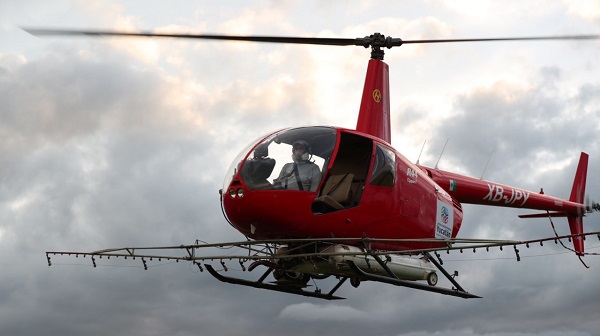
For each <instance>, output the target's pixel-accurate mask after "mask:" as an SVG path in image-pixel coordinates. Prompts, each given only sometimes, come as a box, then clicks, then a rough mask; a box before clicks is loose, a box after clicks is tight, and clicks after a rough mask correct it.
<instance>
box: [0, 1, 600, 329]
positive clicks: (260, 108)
mask: <svg viewBox="0 0 600 336" xmlns="http://www.w3.org/2000/svg"><path fill="white" fill-rule="evenodd" d="M19 26H31V27H71V28H105V29H156V30H157V31H161V32H182V33H222V34H257V35H266V34H269V35H284V36H286V35H297V36H307V37H314V36H319V37H349V38H354V37H363V36H365V35H370V34H372V33H374V32H381V33H383V34H385V35H391V36H393V37H400V38H403V39H419V38H471V37H498V36H536V35H564V34H599V33H600V4H599V3H598V2H597V1H595V0H589V1H567V0H564V1H560V0H554V1H502V2H498V1H458V0H456V1H453V0H447V1H442V0H440V1H360V2H358V1H357V2H347V1H229V2H223V1H201V2H190V1H112V0H85V1H83V0H82V1H68V0H57V1H52V2H48V1H33V0H31V1H27V0H26V1H18V2H17V1H9V0H0V267H1V268H2V271H1V272H0V334H2V335H39V334H44V335H198V334H203V335H210V334H212V335H214V334H228V335H256V334H260V335H282V334H283V335H304V334H317V335H364V334H370V335H411V336H433V335H442V334H443V335H468V336H471V335H473V336H474V335H492V336H517V335H518V336H524V335H547V336H555V335H576V336H583V335H594V334H596V333H597V332H598V330H599V329H600V322H599V321H600V320H599V319H598V317H599V312H600V290H598V281H599V280H600V257H592V256H589V257H586V258H585V260H586V262H587V263H588V264H589V265H590V267H591V268H590V269H585V268H584V267H583V266H582V265H581V264H580V263H579V261H578V260H577V258H576V257H575V256H573V255H572V254H568V253H563V250H562V249H561V248H560V247H558V246H554V244H551V245H550V246H549V245H548V244H546V245H545V246H544V247H539V246H536V247H532V248H530V249H528V250H527V249H522V251H521V255H522V257H523V259H522V261H520V262H517V261H516V260H515V258H514V254H513V253H512V252H511V251H506V250H505V251H504V252H500V251H494V252H490V253H479V252H478V253H477V254H473V253H472V252H465V253H463V254H460V253H454V254H450V255H447V256H444V258H445V261H446V263H445V265H447V267H448V268H449V270H451V271H452V270H454V269H456V270H458V271H459V277H458V280H459V281H460V282H461V284H462V285H463V286H464V287H465V289H467V290H468V291H470V292H473V293H475V294H479V295H481V296H483V297H484V298H483V299H475V300H463V299H459V298H452V297H445V296H441V295H437V294H432V293H423V292H418V291H415V290H410V289H403V288H395V287H392V286H386V285H382V284H371V283H365V284H362V285H361V286H360V287H359V288H358V289H354V288H352V287H350V286H345V287H343V288H342V289H341V290H340V291H339V292H338V293H339V294H340V295H341V296H346V297H348V300H345V301H343V302H335V303H329V302H322V301H319V300H317V299H310V298H303V297H295V296H291V295H286V294H281V293H271V292H267V291H264V290H258V289H251V288H241V287H236V286H232V285H228V284H223V283H220V282H218V281H217V280H215V279H213V278H212V277H210V275H208V274H207V273H199V272H197V270H196V269H194V268H193V267H190V265H187V264H181V263H179V264H169V263H165V264H163V265H162V266H157V267H152V268H150V269H149V270H148V271H144V270H143V268H142V267H141V266H142V265H139V264H135V263H132V264H118V265H117V264H112V263H108V262H105V263H100V264H101V266H99V267H98V268H93V267H92V266H91V265H90V263H89V260H81V259H75V258H68V257H62V258H59V257H55V258H54V259H53V262H54V265H53V266H52V267H48V266H47V263H46V259H45V254H44V252H45V251H53V250H54V251H55V250H96V249H101V248H106V247H120V246H137V245H142V246H144V245H171V244H183V243H185V244H187V243H192V242H193V241H194V240H195V239H201V240H204V241H210V242H218V241H231V240H241V239H243V237H242V236H241V235H240V234H239V233H237V232H236V231H235V230H233V229H232V228H231V227H230V226H229V225H228V224H227V223H226V222H225V220H224V219H223V217H222V215H221V210H220V208H219V198H218V190H219V189H220V188H221V183H222V180H223V178H224V175H225V172H226V170H227V168H228V166H229V164H230V162H231V161H232V160H233V158H234V156H235V155H236V154H237V153H238V152H239V151H240V150H241V149H242V148H243V147H245V145H246V144H247V143H249V142H250V141H252V140H253V139H255V138H257V137H258V136H260V135H262V134H264V133H266V132H268V131H272V130H275V129H278V128H282V127H286V126H294V125H307V124H310V125H313V124H327V125H337V126H343V127H349V128H352V127H354V126H355V122H356V116H357V111H358V106H359V103H360V95H361V91H362V84H363V81H364V75H365V70H366V64H367V60H368V57H369V52H368V50H365V49H363V48H358V47H317V46H285V45H262V44H248V43H226V42H225V43H224V42H196V41H192V42H190V41H173V40H160V41H159V40H153V39H144V40H139V39H137V40H135V39H127V38H122V39H93V38H43V39H41V38H36V37H33V36H30V35H28V34H27V33H25V32H23V31H22V30H20V29H19V28H18V27H19ZM599 55H600V42H599V41H587V42H581V41H580V42H536V43H532V42H520V43H494V44H490V43H477V44H453V45H428V46H417V45H406V46H402V47H401V48H397V49H394V50H389V51H387V52H386V62H387V63H388V64H389V65H390V77H391V78H390V82H391V108H392V119H393V120H392V123H393V131H392V132H393V133H392V144H393V145H394V146H395V147H396V148H397V149H398V150H399V151H400V152H401V153H403V154H404V155H405V156H406V157H408V158H409V159H411V160H413V161H416V159H417V157H418V155H419V151H420V149H421V145H422V144H423V142H424V141H425V140H426V139H427V146H426V147H425V151H424V153H423V155H422V156H421V163H423V164H426V165H431V166H433V165H435V162H436V160H437V157H438V156H439V153H440V151H441V148H442V147H443V145H444V143H445V142H446V139H450V140H449V143H448V146H447V148H446V151H445V153H444V155H443V157H442V160H441V161H440V164H439V167H440V168H441V169H445V170H451V171H456V172H459V173H464V174H468V175H471V176H475V177H480V176H481V175H482V173H483V171H484V167H485V165H486V162H487V161H488V159H489V158H490V154H491V153H492V152H493V155H492V156H491V159H490V163H489V166H488V167H487V169H486V170H485V175H484V177H485V178H486V179H490V180H494V181H497V182H500V183H505V184H509V185H513V186H518V187H521V188H525V189H529V190H534V191H537V190H539V188H541V187H543V188H544V190H545V191H546V193H547V194H551V195H555V196H558V197H563V198H568V196H569V192H570V188H571V184H572V181H573V176H574V172H575V166H576V164H577V160H578V157H579V153H580V152H581V151H585V152H587V153H589V154H590V163H589V175H588V182H587V191H588V194H589V195H590V196H591V197H592V198H594V197H595V199H596V200H598V199H600V179H599V178H598V176H597V174H596V173H595V172H597V171H598V169H599V167H600V159H599V158H598V157H599V156H598V155H597V153H598V152H599V149H600V135H599V134H600V132H599V131H600V61H598V60H600V57H599ZM519 213H523V211H515V210H507V209H490V208H485V207H480V206H465V220H464V222H463V228H462V230H461V231H460V233H459V237H465V238H502V239H535V238H542V237H549V236H552V235H553V232H552V230H551V228H550V225H549V223H548V222H547V220H519V219H518V218H517V215H518V214H519ZM598 216H599V215H598V214H596V215H592V216H588V217H587V218H585V220H584V222H585V227H586V230H587V231H599V230H600V219H599V218H600V217H598ZM556 224H557V227H558V230H559V232H560V233H562V234H565V233H567V232H568V230H567V228H566V227H567V226H566V222H565V221H563V220H560V219H557V220H556ZM586 244H587V247H588V251H590V252H600V251H599V250H597V248H598V247H599V246H600V242H599V241H598V239H596V238H593V239H588V240H587V242H586ZM127 266H129V267H127Z"/></svg>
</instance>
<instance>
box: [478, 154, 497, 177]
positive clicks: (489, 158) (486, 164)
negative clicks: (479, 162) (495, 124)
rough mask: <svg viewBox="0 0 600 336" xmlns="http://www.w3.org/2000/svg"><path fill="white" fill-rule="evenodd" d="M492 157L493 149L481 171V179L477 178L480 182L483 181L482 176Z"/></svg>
mask: <svg viewBox="0 0 600 336" xmlns="http://www.w3.org/2000/svg"><path fill="white" fill-rule="evenodd" d="M492 155H494V149H492V152H491V153H490V157H488V160H487V162H486V163H485V167H483V171H482V172H481V177H480V178H479V179H480V180H483V174H485V171H486V170H487V167H488V164H490V160H491V159H492Z"/></svg>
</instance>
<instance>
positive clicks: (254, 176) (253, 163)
mask: <svg viewBox="0 0 600 336" xmlns="http://www.w3.org/2000/svg"><path fill="white" fill-rule="evenodd" d="M268 155H269V152H268V149H267V147H266V146H264V144H263V145H259V146H258V147H257V148H256V150H255V151H254V158H252V159H248V160H247V161H246V163H245V164H244V167H243V168H242V178H243V179H244V181H246V184H248V186H249V187H250V188H251V189H270V188H271V187H272V185H271V183H270V182H269V181H267V178H268V177H269V176H271V173H272V172H273V168H275V159H271V158H268V157H267V156H268Z"/></svg>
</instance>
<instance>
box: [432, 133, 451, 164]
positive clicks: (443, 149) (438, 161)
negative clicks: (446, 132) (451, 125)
mask: <svg viewBox="0 0 600 336" xmlns="http://www.w3.org/2000/svg"><path fill="white" fill-rule="evenodd" d="M448 140H450V138H448V139H446V143H445V144H444V148H442V152H441V153H440V157H439V158H438V160H437V162H436V163H435V169H437V167H438V163H440V159H441V158H442V154H444V151H445V150H446V145H447V144H448Z"/></svg>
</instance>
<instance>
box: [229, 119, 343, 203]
mask: <svg viewBox="0 0 600 336" xmlns="http://www.w3.org/2000/svg"><path fill="white" fill-rule="evenodd" d="M335 141H336V131H335V129H333V128H330V127H302V128H293V129H288V130H284V131H281V132H278V133H275V134H273V135H272V136H270V137H268V138H266V139H265V140H264V141H262V142H261V143H260V144H258V145H257V146H256V147H255V149H254V150H253V151H252V152H251V153H250V155H249V156H248V158H247V159H246V162H245V163H244V166H243V167H242V171H241V176H242V179H243V180H244V182H245V183H246V185H247V186H248V188H250V189H255V190H256V189H263V190H269V189H287V190H300V191H316V190H317V187H318V186H319V184H320V183H321V179H322V177H323V171H324V170H325V168H326V165H327V164H328V163H329V159H330V158H331V154H332V153H333V149H334V147H335Z"/></svg>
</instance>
